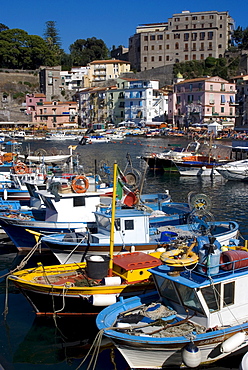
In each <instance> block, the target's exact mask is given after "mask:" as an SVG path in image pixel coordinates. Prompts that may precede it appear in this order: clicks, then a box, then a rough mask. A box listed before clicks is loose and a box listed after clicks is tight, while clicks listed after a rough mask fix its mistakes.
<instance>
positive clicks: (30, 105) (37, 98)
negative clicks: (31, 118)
mask: <svg viewBox="0 0 248 370" xmlns="http://www.w3.org/2000/svg"><path fill="white" fill-rule="evenodd" d="M45 100H46V95H45V94H40V93H36V94H27V95H26V113H27V114H31V113H32V111H35V109H36V106H38V105H42V103H43V102H44V101H45Z"/></svg>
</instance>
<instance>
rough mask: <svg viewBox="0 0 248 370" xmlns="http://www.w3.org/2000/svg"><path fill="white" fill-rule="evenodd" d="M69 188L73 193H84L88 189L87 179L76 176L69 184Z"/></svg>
mask: <svg viewBox="0 0 248 370" xmlns="http://www.w3.org/2000/svg"><path fill="white" fill-rule="evenodd" d="M71 187H72V189H73V191H74V192H75V193H85V192H86V191H87V189H88V187H89V180H88V179H87V177H85V176H82V175H78V176H76V177H74V179H73V180H72V182H71Z"/></svg>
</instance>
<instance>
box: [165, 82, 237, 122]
mask: <svg viewBox="0 0 248 370" xmlns="http://www.w3.org/2000/svg"><path fill="white" fill-rule="evenodd" d="M235 94H236V90H235V83H230V82H228V81H226V80H224V79H223V78H221V77H218V76H214V77H202V78H195V79H191V80H181V81H180V82H177V83H176V84H175V85H174V92H173V93H172V94H171V95H170V97H169V103H168V105H169V114H168V117H169V121H170V122H171V123H173V124H174V125H175V126H177V127H179V128H183V127H188V126H190V125H191V124H193V123H206V122H209V121H211V120H217V121H219V122H223V121H233V122H234V121H235V105H236V104H235Z"/></svg>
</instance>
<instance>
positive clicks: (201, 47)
mask: <svg viewBox="0 0 248 370" xmlns="http://www.w3.org/2000/svg"><path fill="white" fill-rule="evenodd" d="M200 50H201V51H203V50H204V42H201V46H200Z"/></svg>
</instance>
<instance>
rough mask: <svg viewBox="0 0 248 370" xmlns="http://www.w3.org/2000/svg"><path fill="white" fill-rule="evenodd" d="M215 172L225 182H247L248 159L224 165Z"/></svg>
mask: <svg viewBox="0 0 248 370" xmlns="http://www.w3.org/2000/svg"><path fill="white" fill-rule="evenodd" d="M216 171H217V172H218V173H219V174H220V175H221V176H223V177H224V178H225V179H227V180H239V181H248V159H243V160H240V161H234V162H229V163H226V164H224V165H223V166H220V167H216Z"/></svg>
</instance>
